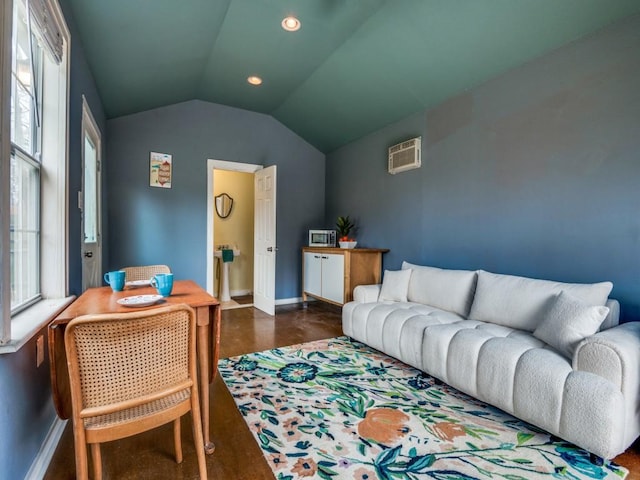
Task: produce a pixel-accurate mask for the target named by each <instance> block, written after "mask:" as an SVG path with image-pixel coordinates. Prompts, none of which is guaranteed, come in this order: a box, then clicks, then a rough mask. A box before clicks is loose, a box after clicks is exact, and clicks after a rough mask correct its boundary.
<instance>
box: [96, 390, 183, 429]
mask: <svg viewBox="0 0 640 480" xmlns="http://www.w3.org/2000/svg"><path fill="white" fill-rule="evenodd" d="M189 397H190V394H189V389H188V388H185V389H184V390H180V391H179V392H176V393H174V394H172V395H168V396H166V397H163V398H160V399H158V400H154V401H152V402H149V403H145V404H143V405H138V406H136V407H132V408H128V409H126V410H121V411H118V412H114V413H110V414H107V415H98V416H96V417H91V418H85V419H84V426H85V428H86V429H87V430H97V429H100V428H107V427H109V428H110V427H114V426H118V425H124V424H127V423H130V422H135V421H139V420H141V419H144V418H145V417H151V416H153V415H156V414H158V413H160V412H162V411H163V410H169V409H171V408H173V407H176V406H177V405H179V404H181V403H183V402H185V401H187V400H188V399H189Z"/></svg>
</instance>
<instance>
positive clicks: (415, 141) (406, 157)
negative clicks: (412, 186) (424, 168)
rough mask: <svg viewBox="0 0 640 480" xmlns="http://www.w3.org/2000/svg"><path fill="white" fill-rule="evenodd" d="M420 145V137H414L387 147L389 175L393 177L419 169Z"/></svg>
mask: <svg viewBox="0 0 640 480" xmlns="http://www.w3.org/2000/svg"><path fill="white" fill-rule="evenodd" d="M421 144H422V137H416V138H412V139H411V140H406V141H404V142H402V143H399V144H397V145H393V146H392V147H389V173H390V174H391V175H395V174H396V173H400V172H406V171H407V170H413V169H414V168H420V165H421V161H420V150H421Z"/></svg>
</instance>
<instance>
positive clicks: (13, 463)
mask: <svg viewBox="0 0 640 480" xmlns="http://www.w3.org/2000/svg"><path fill="white" fill-rule="evenodd" d="M60 4H61V6H62V8H63V12H64V13H65V17H66V20H67V25H68V26H69V30H70V32H71V38H72V47H71V57H70V59H71V78H70V82H71V86H70V88H71V90H70V95H71V101H70V105H69V184H68V185H69V223H70V225H69V267H70V269H69V277H70V285H69V288H70V290H71V293H79V291H80V289H81V286H82V270H81V263H80V253H81V252H80V212H79V210H78V204H77V193H76V192H78V191H79V190H80V189H81V169H82V162H81V138H82V137H81V125H82V94H85V96H86V97H87V101H88V102H89V106H90V108H91V110H92V112H93V115H94V117H95V119H96V122H97V123H98V127H99V128H100V130H101V132H102V135H103V139H104V135H105V117H104V113H103V110H102V103H101V101H100V98H99V96H98V94H97V91H96V87H95V83H94V81H93V77H92V75H91V73H90V71H89V69H88V67H87V63H86V61H85V57H84V51H83V49H82V45H80V43H79V42H78V41H77V39H78V38H80V37H79V35H78V34H77V31H76V29H75V25H74V23H73V19H72V18H71V17H70V16H69V15H68V11H69V9H68V5H67V2H66V0H62V1H61V2H60ZM39 335H44V336H45V340H46V328H45V329H42V331H40V332H39V333H38V335H36V336H34V337H33V339H32V340H30V341H29V342H28V343H27V344H26V345H25V346H23V347H22V348H21V349H20V350H19V351H18V352H17V353H12V354H6V355H0V385H2V387H1V388H0V466H1V467H0V468H1V469H2V470H1V473H0V478H7V479H9V478H11V479H19V478H24V476H25V475H26V473H27V471H28V470H29V468H30V467H31V464H32V463H33V461H34V459H35V457H36V455H37V454H38V451H39V450H40V447H41V446H42V444H43V442H44V440H45V437H46V435H47V433H48V431H49V428H50V427H51V425H52V422H53V420H54V418H55V415H56V414H55V410H54V407H53V400H52V398H51V386H50V385H51V383H50V377H49V362H48V353H47V354H46V355H45V359H46V361H45V362H44V363H43V364H42V365H40V367H38V368H36V348H35V342H36V339H37V337H38V336H39ZM45 344H46V341H45Z"/></svg>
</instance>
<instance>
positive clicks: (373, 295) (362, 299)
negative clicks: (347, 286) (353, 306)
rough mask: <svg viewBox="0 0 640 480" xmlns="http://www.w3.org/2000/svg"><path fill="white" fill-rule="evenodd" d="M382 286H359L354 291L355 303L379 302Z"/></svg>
mask: <svg viewBox="0 0 640 480" xmlns="http://www.w3.org/2000/svg"><path fill="white" fill-rule="evenodd" d="M381 288H382V285H379V284H378V285H358V286H357V287H356V288H354V289H353V301H354V302H358V303H372V302H377V301H378V296H379V295H380V289H381Z"/></svg>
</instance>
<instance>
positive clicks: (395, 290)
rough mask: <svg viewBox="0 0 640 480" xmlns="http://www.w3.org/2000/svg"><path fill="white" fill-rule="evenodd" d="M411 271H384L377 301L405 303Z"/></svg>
mask: <svg viewBox="0 0 640 480" xmlns="http://www.w3.org/2000/svg"><path fill="white" fill-rule="evenodd" d="M410 278H411V270H385V271H384V277H382V288H381V289H380V296H379V297H378V300H380V301H381V302H384V301H389V300H390V301H392V302H406V301H407V290H408V289H409V279H410Z"/></svg>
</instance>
